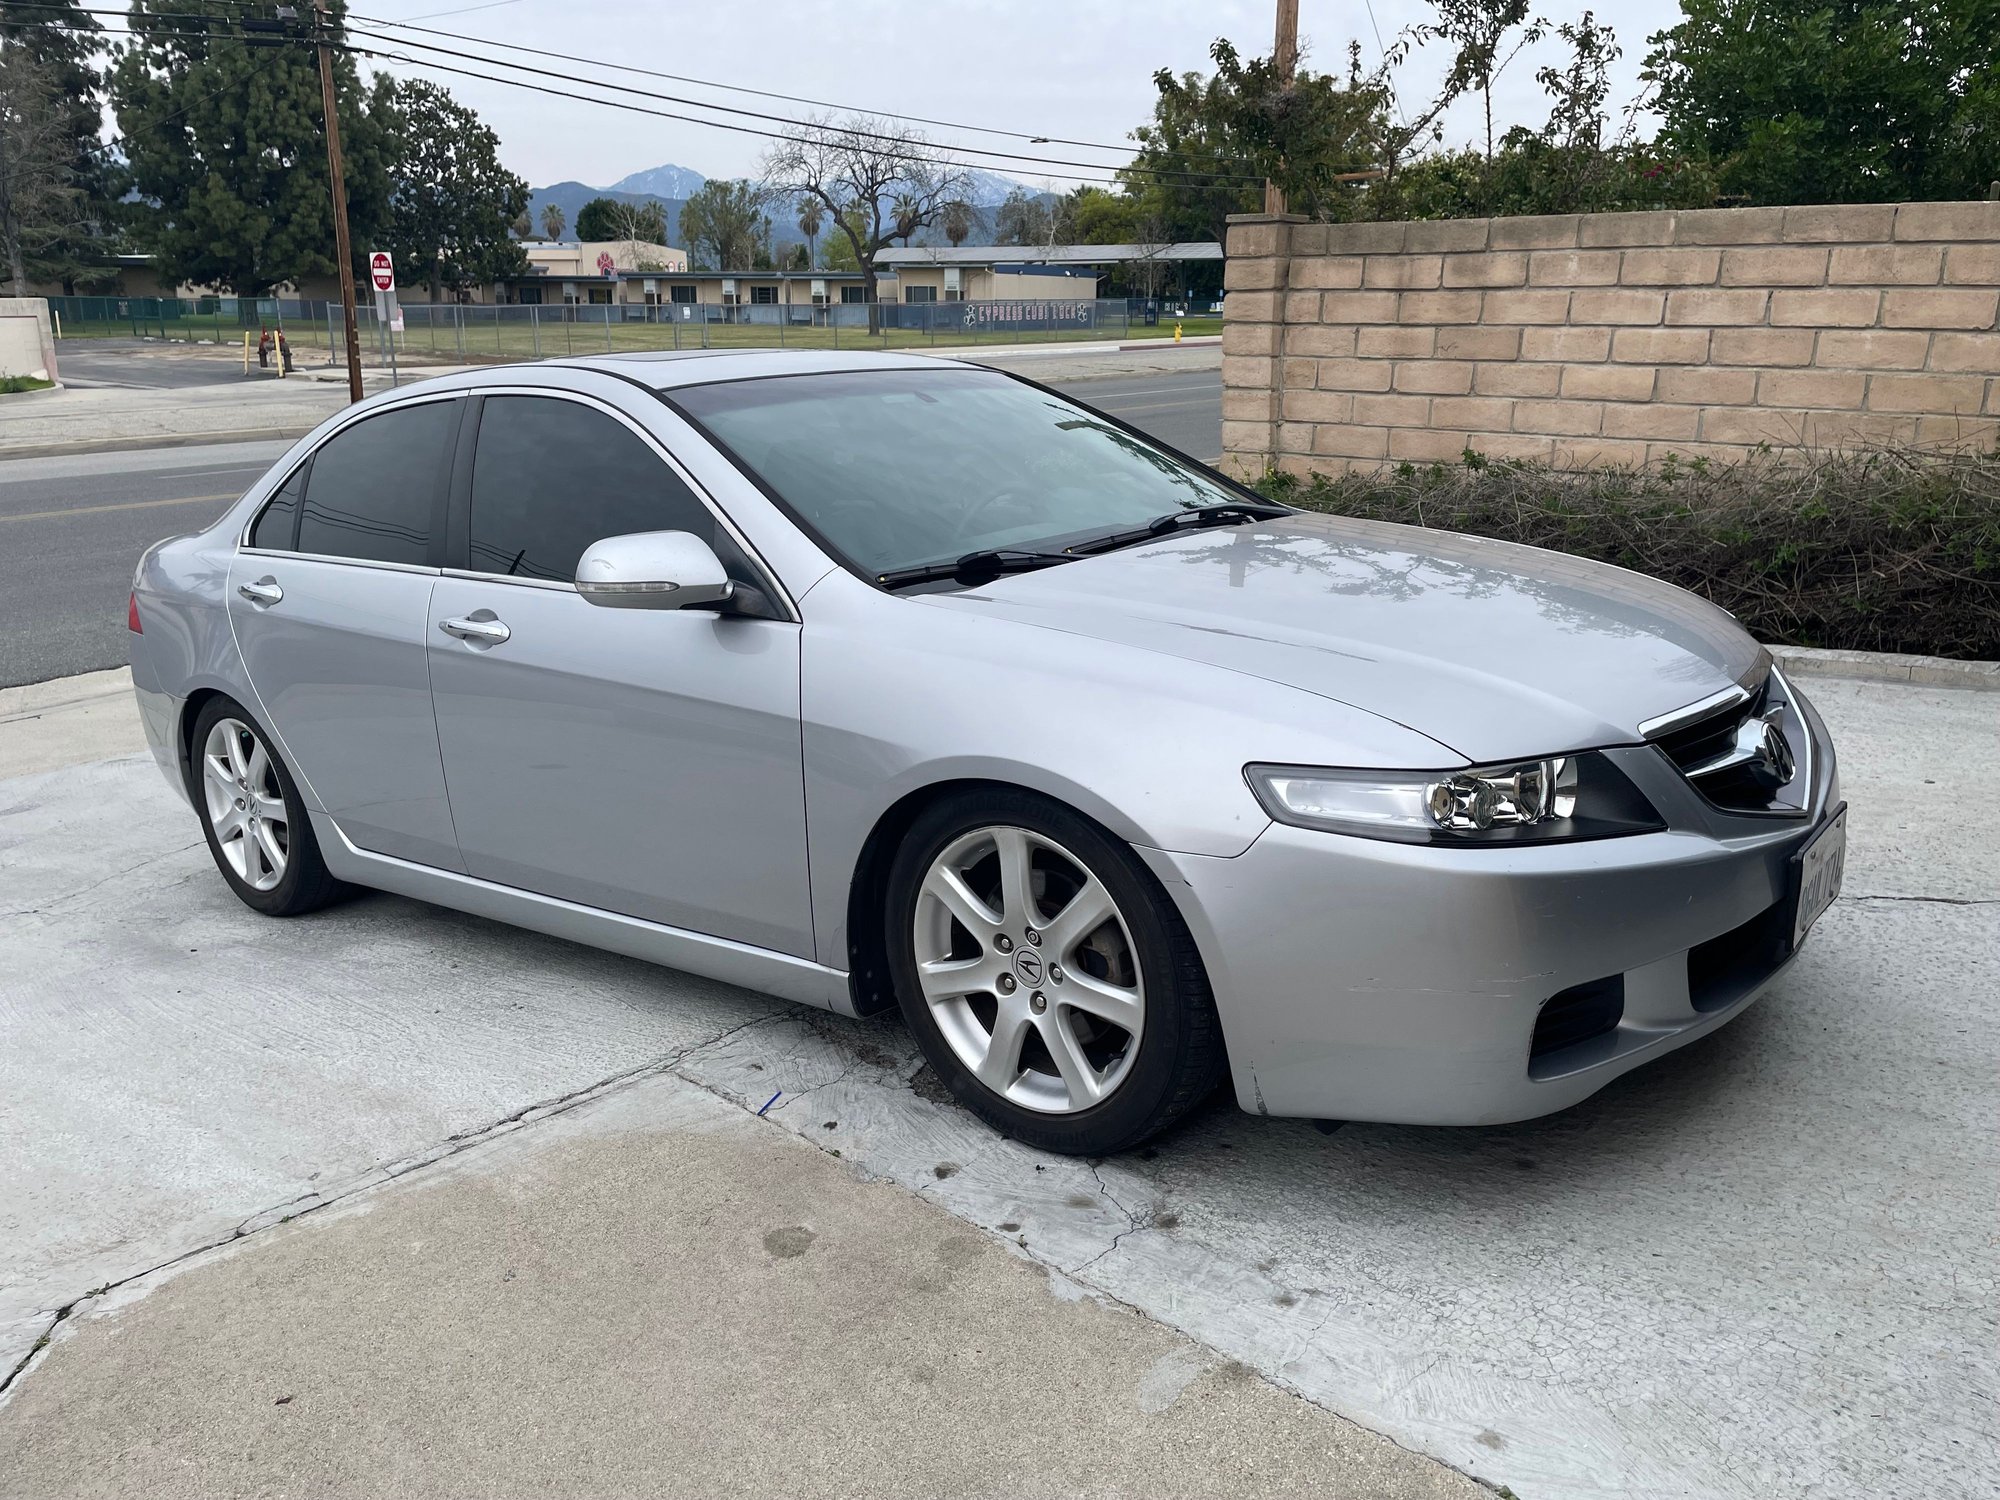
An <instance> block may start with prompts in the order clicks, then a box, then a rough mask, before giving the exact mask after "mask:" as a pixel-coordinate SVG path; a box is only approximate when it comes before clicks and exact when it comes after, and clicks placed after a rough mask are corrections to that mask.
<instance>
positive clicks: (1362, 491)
mask: <svg viewBox="0 0 2000 1500" xmlns="http://www.w3.org/2000/svg"><path fill="white" fill-rule="evenodd" d="M1258 488H1259V489H1261V490H1262V491H1263V492H1264V493H1265V494H1267V495H1269V496H1271V498H1273V499H1275V500H1282V501H1284V502H1285V503H1286V504H1289V505H1295V506H1298V507H1300V508H1301V509H1306V510H1315V511H1326V512H1331V513H1333V514H1336V515H1347V516H1360V517H1366V518H1368V519H1371V520H1378V521H1400V522H1404V523H1406V524H1409V525H1413V526H1430V527H1436V528H1439V529H1442V530H1447V531H1462V532H1470V533H1472V534H1474V535H1477V536H1490V537H1500V538H1503V539H1505V540H1507V541H1511V542H1525V543H1527V544H1528V545H1530V546H1534V547H1548V548H1552V549H1554V550H1556V551H1560V552H1569V553H1574V554H1575V555H1577V556H1579V557H1589V558H1595V559H1597V560H1598V561H1601V562H1608V563H1616V564H1618V565H1619V566H1620V567H1626V568H1632V569H1635V570H1637V571H1639V572H1642V573H1650V574H1652V575H1653V576H1654V577H1656V578H1663V579H1665V580H1666V581H1667V582H1669V583H1674V584H1678V585H1679V586H1680V587H1682V588H1685V589H1691V590H1693V591H1694V592H1695V593H1697V594H1701V595H1703V596H1704V597H1705V598H1708V599H1710V600H1713V601H1714V602H1715V603H1717V604H1719V605H1721V606H1722V607H1723V608H1724V609H1726V610H1728V611H1729V612H1730V613H1732V614H1734V615H1735V616H1736V617H1737V618H1738V619H1740V620H1741V621H1742V622H1743V624H1744V626H1745V627H1746V628H1747V629H1748V630H1749V631H1750V632H1751V633H1752V634H1753V635H1755V636H1756V637H1757V638H1758V639H1760V640H1763V641H1767V642H1772V643H1779V644H1785V645H1794V646H1831V647H1839V648H1846V649H1851V650H1862V651H1903V652H1914V653H1917V654H1920V655H1926V656H1951V657H1960V658H1969V659H1973V660H1985V659H1992V658H2000V453H1983V454H1975V453H1964V454H1956V455H1930V454H1916V453H1909V452H1902V451H1895V450H1877V451H1869V452H1856V453H1805V454H1801V453H1775V452H1759V453H1758V454H1755V455H1753V456H1752V457H1750V458H1748V459H1745V460H1743V461H1740V462H1737V463H1731V464H1712V463H1710V462H1708V461H1707V460H1705V459H1695V460H1691V461H1685V462H1683V461H1675V460H1669V461H1667V462H1666V463H1664V464H1662V465H1659V466H1656V467H1653V468H1649V469H1637V470H1635V469H1615V468H1575V469H1565V468H1560V467H1551V466H1548V465H1541V464H1525V463H1516V462H1506V461H1501V460H1489V459H1486V458H1482V457H1481V456H1480V455H1478V454H1476V453H1472V452H1467V454H1466V455H1465V458H1464V461H1463V462H1462V463H1457V464H1450V465H1445V464H1431V465H1425V466H1417V465H1412V464H1403V465H1400V466H1398V467H1394V468H1384V469H1380V470H1377V471H1374V472H1372V473H1361V472H1355V473H1349V474H1343V475H1338V476H1327V475H1320V476H1315V477H1314V478H1313V479H1311V480H1310V481H1308V480H1304V479H1300V478H1298V477H1296V476H1294V475H1290V474H1282V473H1276V472H1273V473H1269V474H1267V475H1265V477H1264V478H1263V479H1262V480H1261V481H1259V484H1258Z"/></svg>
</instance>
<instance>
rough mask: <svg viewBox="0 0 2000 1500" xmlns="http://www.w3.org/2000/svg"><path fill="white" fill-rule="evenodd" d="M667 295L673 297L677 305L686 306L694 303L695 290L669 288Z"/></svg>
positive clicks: (684, 287)
mask: <svg viewBox="0 0 2000 1500" xmlns="http://www.w3.org/2000/svg"><path fill="white" fill-rule="evenodd" d="M667 295H668V296H670V297H672V298H673V299H674V302H675V303H676V304H678V305H683V306H684V305H687V304H689V303H692V302H693V301H694V288H693V287H691V286H674V287H668V288H667Z"/></svg>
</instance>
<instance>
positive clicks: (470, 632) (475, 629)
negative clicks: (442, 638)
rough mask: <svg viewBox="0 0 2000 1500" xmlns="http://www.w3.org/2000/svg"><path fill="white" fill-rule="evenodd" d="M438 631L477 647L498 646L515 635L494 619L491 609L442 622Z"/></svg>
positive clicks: (476, 611) (439, 623)
mask: <svg viewBox="0 0 2000 1500" xmlns="http://www.w3.org/2000/svg"><path fill="white" fill-rule="evenodd" d="M481 616H484V618H483V619H482V618H481ZM438 629H439V630H442V631H443V632H444V633H445V634H446V635H451V636H456V637H458V639H460V640H461V641H469V642H471V643H472V644H473V645H475V646H497V645H499V644H500V643H501V642H502V641H504V640H506V639H507V638H508V637H509V636H511V635H512V634H513V633H514V632H513V631H511V630H509V629H508V628H507V627H506V626H505V625H503V624H501V623H500V622H499V621H498V620H496V619H494V618H493V611H492V610H490V609H481V610H475V611H473V613H471V614H469V615H462V616H460V617H459V618H458V619H456V620H440V621H438Z"/></svg>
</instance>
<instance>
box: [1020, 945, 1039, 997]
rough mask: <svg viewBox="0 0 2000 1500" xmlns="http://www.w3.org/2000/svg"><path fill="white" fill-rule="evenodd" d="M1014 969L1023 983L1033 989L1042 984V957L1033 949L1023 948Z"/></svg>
mask: <svg viewBox="0 0 2000 1500" xmlns="http://www.w3.org/2000/svg"><path fill="white" fill-rule="evenodd" d="M1014 968H1015V970H1016V971H1017V972H1018V973H1019V974H1020V976H1021V983H1023V984H1025V985H1028V986H1029V987H1031V988H1032V987H1033V986H1035V985H1038V984H1040V983H1041V982H1042V955H1041V954H1039V953H1036V952H1035V951H1034V950H1033V949H1030V948H1023V949H1021V950H1020V951H1019V952H1018V953H1016V954H1015V955H1014Z"/></svg>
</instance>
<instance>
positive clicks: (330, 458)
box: [299, 401, 459, 567]
mask: <svg viewBox="0 0 2000 1500" xmlns="http://www.w3.org/2000/svg"><path fill="white" fill-rule="evenodd" d="M458 413H459V403H458V402H456V401H427V402H425V403H423V404H422V405H420V406H406V407H404V408H403V409H402V410H400V411H389V412H384V413H382V415H381V416H379V417H370V418H368V419H367V420H366V421H363V422H357V423H355V424H354V426H352V427H350V428H348V429H347V430H346V431H345V432H342V433H340V434H339V435H338V436H336V437H334V438H333V439H332V440H331V441H329V442H327V443H326V444H325V445H324V446H323V447H321V448H320V450H319V451H318V452H317V453H315V454H314V455H313V461H312V473H311V474H310V475H309V476H308V479H307V483H306V505H305V513H304V514H303V515H302V516H301V517H300V519H299V551H301V552H318V553H323V554H325V555H326V556H329V557H355V558H363V559H366V560H368V561H370V562H393V563H413V564H416V565H417V566H419V567H421V566H422V565H423V564H425V563H427V562H429V561H430V545H431V507H432V504H433V502H434V501H435V500H436V498H437V492H438V483H439V480H440V478H441V475H442V466H443V465H444V464H445V462H446V461H447V459H448V456H449V453H450V449H451V443H452V439H453V437H454V436H455V434H456V432H457V428H458Z"/></svg>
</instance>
